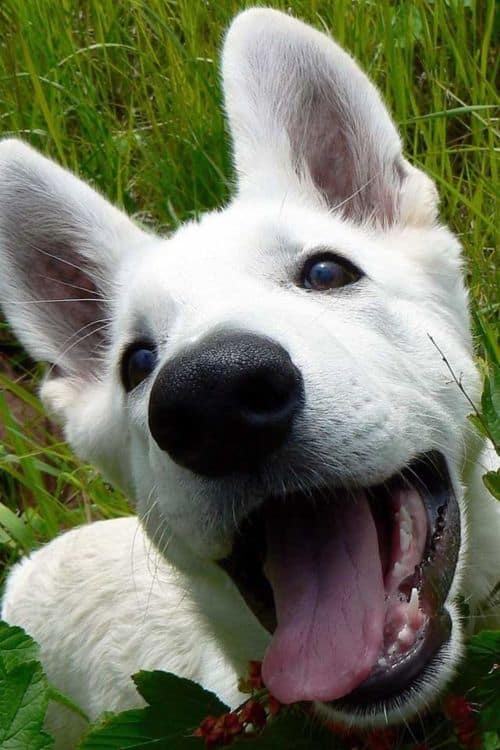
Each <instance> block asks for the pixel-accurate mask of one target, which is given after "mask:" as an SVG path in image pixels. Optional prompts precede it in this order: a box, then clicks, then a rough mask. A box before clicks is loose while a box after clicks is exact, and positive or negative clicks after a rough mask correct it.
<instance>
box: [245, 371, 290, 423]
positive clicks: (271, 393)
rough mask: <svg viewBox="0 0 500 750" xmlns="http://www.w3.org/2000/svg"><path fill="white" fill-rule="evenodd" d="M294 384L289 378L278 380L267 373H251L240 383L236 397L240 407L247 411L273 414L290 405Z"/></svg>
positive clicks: (263, 414)
mask: <svg viewBox="0 0 500 750" xmlns="http://www.w3.org/2000/svg"><path fill="white" fill-rule="evenodd" d="M272 375H274V373H273V374H272ZM293 386H294V384H293V383H290V382H289V381H288V382H287V379H283V378H281V379H279V380H278V378H276V377H272V376H271V377H270V376H269V375H267V374H257V375H249V376H248V377H246V378H243V379H242V380H241V381H240V382H239V383H238V388H237V393H236V398H237V400H238V404H239V406H240V408H241V409H243V410H244V411H246V412H249V413H253V414H256V415H262V416H265V415H272V414H275V413H281V412H283V411H284V410H287V409H288V408H289V407H290V405H291V401H292V399H293V395H294V394H293V391H294V390H295V389H294V387H293Z"/></svg>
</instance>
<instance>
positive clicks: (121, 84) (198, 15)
mask: <svg viewBox="0 0 500 750" xmlns="http://www.w3.org/2000/svg"><path fill="white" fill-rule="evenodd" d="M269 5H273V6H274V7H277V8H281V9H287V8H289V7H291V8H292V9H293V11H294V13H295V14H296V15H298V16H300V17H302V18H303V19H305V20H307V21H310V22H311V23H313V24H314V25H316V26H317V27H318V28H323V29H328V30H331V31H332V32H333V33H334V35H335V36H336V38H337V39H338V40H339V41H340V43H341V44H343V45H345V46H346V47H347V48H348V49H349V50H351V51H352V52H353V53H354V55H355V56H356V57H357V58H358V59H359V61H360V62H361V64H362V65H363V67H364V68H365V69H366V70H367V72H368V73H369V74H370V76H371V77H372V78H373V79H374V80H375V81H376V83H377V84H378V86H379V87H380V89H381V90H382V92H383V94H384V95H385V97H386V99H387V102H388V104H389V106H390V108H391V110H392V112H393V114H394V117H395V119H396V121H397V123H399V125H400V127H401V131H402V134H403V137H404V142H405V145H406V151H407V154H408V156H409V157H410V159H411V160H412V161H413V162H414V163H415V164H417V165H418V166H421V167H422V168H423V169H425V170H426V171H427V172H428V173H429V174H430V175H431V176H432V177H433V178H434V179H435V180H436V182H437V184H438V187H439V190H440V193H441V196H442V215H443V217H444V219H445V220H446V221H447V222H449V224H450V225H451V227H452V228H453V229H454V230H455V231H456V232H457V233H458V234H459V236H460V237H461V240H462V242H463V244H464V247H465V251H466V256H467V259H468V263H467V276H468V283H469V287H470V290H471V298H472V304H473V309H474V324H475V333H476V340H477V351H478V357H479V358H480V360H481V362H483V363H484V360H485V359H486V358H487V357H488V355H491V353H492V352H493V350H494V348H495V340H496V332H497V330H496V324H497V320H498V306H499V303H498V299H497V298H496V289H497V288H498V287H497V284H498V278H495V270H494V269H495V258H494V248H495V245H496V242H497V240H498V238H497V237H496V236H495V225H496V220H497V217H496V216H495V205H496V203H495V202H496V200H497V199H498V194H495V190H496V189H497V188H498V179H497V166H496V161H495V158H496V155H495V151H494V143H495V138H496V135H497V133H496V131H495V116H497V115H498V109H495V107H496V106H497V105H498V100H497V98H496V95H495V85H494V82H495V74H496V72H497V71H496V66H497V65H498V60H497V57H496V51H495V49H494V47H493V34H494V21H495V19H494V9H495V3H494V0H477V2H474V0H468V1H467V0H414V1H413V2H389V0H289V1H288V2H277V1H275V2H272V1H271V2H270V3H269ZM243 7H245V4H244V3H242V2H236V0H225V2H215V1H212V0H178V1H177V2H174V0H123V1H117V0H114V1H113V2H111V0H86V1H85V2H83V1H81V2H76V0H59V2H57V3H56V2H50V1H49V0H46V1H45V2H44V0H24V1H23V2H19V0H2V3H1V5H0V134H1V135H7V134H10V135H17V136H21V137H23V138H25V139H27V140H29V141H30V142H31V143H33V144H34V145H35V146H37V147H38V148H40V149H41V150H42V151H44V152H45V153H47V154H49V155H50V156H52V157H54V158H55V159H57V160H58V161H60V162H62V163H63V164H64V165H66V166H67V167H70V168H72V169H74V170H76V171H77V172H79V173H80V174H81V175H82V176H83V177H84V178H85V179H87V180H90V181H91V182H92V183H93V184H95V185H97V186H98V187H99V188H100V189H101V190H102V191H103V192H105V193H106V194H107V195H108V196H109V198H110V199H111V200H113V201H116V202H117V203H119V204H120V205H122V206H124V207H125V208H126V209H127V210H128V211H129V212H130V213H132V214H133V215H134V216H135V217H137V218H138V219H139V220H140V221H142V222H145V223H146V224H152V225H154V226H157V227H159V228H160V229H161V230H163V231H168V230H171V229H172V228H174V227H175V226H176V225H177V224H178V223H179V222H180V221H182V220H184V219H186V218H189V217H191V216H193V215H197V214H199V213H200V212H202V211H204V210H206V209H210V208H212V207H214V206H216V205H218V204H220V203H221V202H223V201H224V200H226V199H227V197H228V195H229V191H230V187H231V181H232V175H231V164H230V157H229V154H228V142H227V137H226V133H225V125H224V120H223V116H222V110H221V94H220V89H219V85H218V78H219V73H218V58H219V47H220V42H221V37H222V33H223V30H224V28H225V26H226V25H227V23H228V21H229V19H230V18H231V17H232V15H233V14H234V13H235V12H236V11H237V10H239V9H241V8H243ZM0 356H1V357H2V370H3V371H4V373H6V374H5V375H3V376H2V378H1V381H0V388H1V391H2V393H1V394H0V424H1V425H3V427H1V428H0V566H1V565H2V561H3V564H4V565H3V567H4V569H6V568H7V567H8V565H9V564H10V563H11V562H12V561H13V560H14V559H16V557H18V556H19V555H20V554H21V553H22V552H25V551H27V550H29V549H31V548H32V547H33V546H34V545H36V544H39V543H40V542H42V541H45V540H48V539H50V538H52V537H53V536H54V535H56V534H57V533H58V532H59V530H60V529H61V528H67V527H69V526H71V525H74V524H77V523H81V522H82V521H84V520H89V519H96V518H101V517H111V516H114V515H119V514H122V513H125V512H127V504H126V502H125V501H124V500H123V498H121V497H120V496H119V495H118V493H116V492H113V491H112V490H111V489H110V488H109V487H108V486H107V485H106V484H105V483H104V482H103V480H102V479H101V478H99V476H98V475H97V474H96V473H95V472H94V471H93V470H92V469H91V468H89V467H87V466H82V464H81V463H80V462H79V461H78V460H76V459H75V458H74V456H73V455H72V453H71V451H70V450H69V449H68V448H67V447H66V445H65V444H64V443H63V442H62V440H61V436H60V433H59V432H58V431H57V429H56V428H54V427H53V426H52V425H51V424H50V423H49V422H48V420H47V419H46V418H45V417H44V415H43V412H42V410H41V408H40V405H39V403H38V401H37V399H36V398H35V397H34V396H33V393H34V390H35V388H34V385H35V383H36V381H37V379H38V377H39V370H38V369H37V368H36V367H34V366H33V365H32V363H30V362H29V360H27V359H26V357H25V356H24V355H23V354H22V352H21V350H20V349H19V347H18V346H17V345H16V343H15V342H14V341H13V339H12V338H11V336H10V333H9V332H8V329H7V327H6V326H5V325H3V327H2V328H1V329H0ZM0 578H1V575H0Z"/></svg>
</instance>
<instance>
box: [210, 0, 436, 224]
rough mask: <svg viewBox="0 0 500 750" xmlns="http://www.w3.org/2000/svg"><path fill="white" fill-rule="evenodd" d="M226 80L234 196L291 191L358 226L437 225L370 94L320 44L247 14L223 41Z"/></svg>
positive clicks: (360, 76)
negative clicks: (374, 223)
mask: <svg viewBox="0 0 500 750" xmlns="http://www.w3.org/2000/svg"><path fill="white" fill-rule="evenodd" d="M223 79H224V92H225V101H226V110H227V114H228V118H229V123H230V127H231V132H232V136H233V142H234V158H235V164H236V169H237V172H238V176H239V189H240V192H242V193H246V194H250V195H257V196H258V195H261V194H262V191H263V190H265V191H266V193H267V194H269V192H270V190H272V189H273V188H275V189H276V190H277V191H279V192H281V193H283V194H287V193H288V194H289V193H291V192H293V191H297V190H298V191H300V194H301V196H302V197H305V198H306V199H311V197H312V198H313V199H314V200H317V199H318V197H319V196H321V198H322V199H323V200H324V199H325V198H326V201H327V204H328V207H329V208H330V209H332V208H333V209H335V208H338V209H339V210H341V211H342V212H343V214H344V215H347V216H348V217H349V218H352V219H354V220H356V221H367V220H368V221H369V220H372V219H373V220H375V221H377V222H379V223H382V224H392V223H394V222H400V223H414V224H422V223H426V222H432V221H433V220H434V219H435V216H436V209H437V196H436V191H435V188H434V186H433V183H432V182H431V181H430V180H429V178H427V177H426V176H425V175H424V174H422V173H421V172H420V171H419V170H417V169H414V168H413V167H411V165H410V164H409V163H408V162H407V161H406V160H405V159H404V158H403V156H402V153H401V141H400V138H399V135H398V132H397V130H396V128H395V126H394V124H393V122H392V120H391V118H390V116H389V114H388V112H387V109H386V108H385V106H384V104H383V102H382V100H381V98H380V95H379V93H378V91H377V89H376V88H375V86H373V84H372V83H371V82H370V81H369V79H368V78H367V77H366V75H365V74H364V73H363V72H362V71H361V70H360V68H359V67H358V66H357V64H356V63H355V62H354V60H353V59H352V58H351V57H350V56H349V55H348V54H347V53H346V52H344V50H342V49H341V48H340V47H339V46H338V45H337V44H335V42H334V41H333V40H332V39H330V38H329V37H327V36H326V35H325V34H322V33H320V32H319V31H315V30H314V29H312V28H311V27H309V26H307V25H305V24H304V23H301V22H300V21H297V20H295V19H293V18H291V17H290V16H287V15H285V14H284V13H280V12H278V11H274V10H268V9H258V8H254V9H251V10H247V11H244V12H243V13H241V14H240V15H239V16H237V17H236V19H235V20H234V21H233V23H232V25H231V27H230V28H229V31H228V33H227V36H226V40H225V45H224V53H223Z"/></svg>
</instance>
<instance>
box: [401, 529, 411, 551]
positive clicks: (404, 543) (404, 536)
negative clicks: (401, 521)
mask: <svg viewBox="0 0 500 750" xmlns="http://www.w3.org/2000/svg"><path fill="white" fill-rule="evenodd" d="M410 540H411V536H410V534H409V533H408V532H407V531H406V530H405V529H404V528H403V527H402V526H401V527H400V529H399V546H400V547H401V551H402V552H408V549H409V547H410Z"/></svg>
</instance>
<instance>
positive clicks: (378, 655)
mask: <svg viewBox="0 0 500 750" xmlns="http://www.w3.org/2000/svg"><path fill="white" fill-rule="evenodd" d="M459 545H460V520H459V512H458V505H457V502H456V500H455V497H454V495H453V492H452V490H451V484H450V480H449V476H448V472H447V469H446V464H445V461H444V459H443V458H442V456H441V455H439V454H438V453H431V454H428V455H425V456H422V457H419V458H418V459H416V460H415V461H413V462H412V463H411V464H410V465H409V466H408V467H406V468H405V469H403V470H402V471H401V472H400V473H399V474H398V475H396V476H394V477H393V478H391V479H390V480H388V481H387V482H386V483H383V484H380V485H378V486H376V487H370V488H363V489H353V490H351V491H348V490H339V489H334V490H328V489H324V488H319V489H317V490H315V491H314V492H312V493H311V494H310V495H301V494H298V493H296V494H293V495H291V496H286V497H284V498H269V499H268V500H267V501H266V502H265V504H264V505H263V506H262V508H260V509H259V510H258V511H256V512H254V513H253V514H252V515H251V517H249V518H248V519H247V520H246V521H245V523H244V524H243V526H242V528H241V530H240V531H239V533H238V534H237V536H236V538H235V541H234V546H233V550H232V553H231V555H230V556H229V557H227V558H225V559H224V560H221V561H220V565H221V566H222V567H223V568H224V569H225V570H226V571H227V572H228V573H229V574H230V575H231V577H232V578H233V580H234V581H235V582H236V584H237V586H238V587H239V589H240V591H241V593H242V594H243V596H244V598H245V599H246V601H247V603H248V605H249V606H250V608H251V609H252V610H253V611H254V613H255V614H256V615H257V617H258V618H259V619H260V621H261V622H262V624H263V625H264V626H265V627H266V628H267V629H268V630H270V631H271V632H273V639H272V641H271V644H270V646H269V648H268V650H267V653H266V656H265V659H264V665H263V676H264V680H265V682H266V684H267V686H268V687H269V689H270V691H271V692H272V693H273V694H274V695H275V696H276V697H277V698H278V700H280V701H281V702H282V703H292V702H295V701H301V700H307V701H322V702H330V701H333V700H338V699H341V698H342V699H343V703H344V704H347V705H349V707H351V708H355V707H357V706H360V705H363V706H366V705H368V704H371V703H377V702H381V701H383V700H386V699H391V698H395V697H396V696H399V695H400V694H401V693H402V692H404V691H405V690H407V689H408V688H410V687H411V685H412V683H413V682H414V681H415V680H416V679H417V678H419V677H420V676H421V673H422V672H424V671H425V670H426V669H427V668H428V667H429V665H430V664H431V663H432V660H433V659H434V657H435V656H436V655H437V654H438V652H439V650H440V648H441V647H442V646H443V645H444V644H445V643H446V642H447V641H448V639H449V637H450V632H451V620H450V617H449V615H448V613H447V612H446V610H445V608H444V603H445V600H446V597H447V594H448V592H449V588H450V585H451V582H452V580H453V575H454V572H455V567H456V563H457V558H458V550H459ZM339 603H340V606H339Z"/></svg>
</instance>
